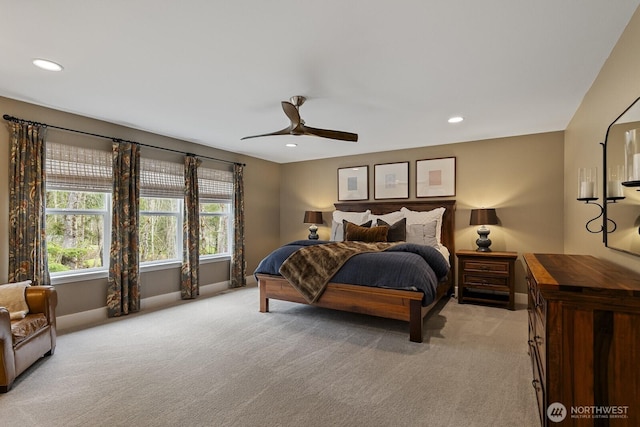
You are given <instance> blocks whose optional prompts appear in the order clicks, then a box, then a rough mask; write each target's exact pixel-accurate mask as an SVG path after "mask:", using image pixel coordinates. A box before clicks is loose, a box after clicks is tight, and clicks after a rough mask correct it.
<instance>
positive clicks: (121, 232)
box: [107, 142, 140, 317]
mask: <svg viewBox="0 0 640 427" xmlns="http://www.w3.org/2000/svg"><path fill="white" fill-rule="evenodd" d="M112 197H113V213H112V215H113V216H112V221H111V222H112V224H111V251H110V256H109V287H108V289H107V314H108V316H109V317H116V316H121V315H123V314H129V313H133V312H136V311H138V310H140V281H139V273H140V271H139V269H140V255H139V251H138V243H139V237H138V228H139V211H140V207H139V200H140V147H139V146H138V145H137V144H132V143H129V142H115V143H114V144H113V196H112Z"/></svg>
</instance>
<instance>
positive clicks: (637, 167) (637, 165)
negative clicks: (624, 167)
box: [633, 153, 640, 181]
mask: <svg viewBox="0 0 640 427" xmlns="http://www.w3.org/2000/svg"><path fill="white" fill-rule="evenodd" d="M633 180H634V181H640V153H636V154H634V155H633Z"/></svg>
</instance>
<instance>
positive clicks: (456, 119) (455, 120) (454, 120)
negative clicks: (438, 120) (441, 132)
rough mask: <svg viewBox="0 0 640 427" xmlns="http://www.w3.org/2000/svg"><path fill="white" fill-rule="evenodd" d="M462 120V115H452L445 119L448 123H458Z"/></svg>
mask: <svg viewBox="0 0 640 427" xmlns="http://www.w3.org/2000/svg"><path fill="white" fill-rule="evenodd" d="M463 120H464V117H462V116H453V117H449V120H447V121H448V122H449V123H460V122H461V121H463Z"/></svg>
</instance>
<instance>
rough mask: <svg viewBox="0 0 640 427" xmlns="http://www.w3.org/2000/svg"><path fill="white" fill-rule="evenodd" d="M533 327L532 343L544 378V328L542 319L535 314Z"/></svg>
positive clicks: (545, 364) (545, 360)
mask: <svg viewBox="0 0 640 427" xmlns="http://www.w3.org/2000/svg"><path fill="white" fill-rule="evenodd" d="M533 324H534V329H533V345H534V346H535V348H536V353H537V355H538V362H539V370H540V374H541V375H542V378H545V376H544V375H545V373H546V366H547V343H546V338H545V329H544V326H542V320H541V319H540V317H538V316H537V315H536V316H534V322H533Z"/></svg>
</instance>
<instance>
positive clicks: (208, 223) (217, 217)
mask: <svg viewBox="0 0 640 427" xmlns="http://www.w3.org/2000/svg"><path fill="white" fill-rule="evenodd" d="M230 211H231V204H230V203H229V202H220V203H207V202H200V256H201V257H204V256H207V255H222V254H229V253H230V252H231V251H230V248H229V241H230V239H229V232H230V229H231V226H230V219H229V214H230Z"/></svg>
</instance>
